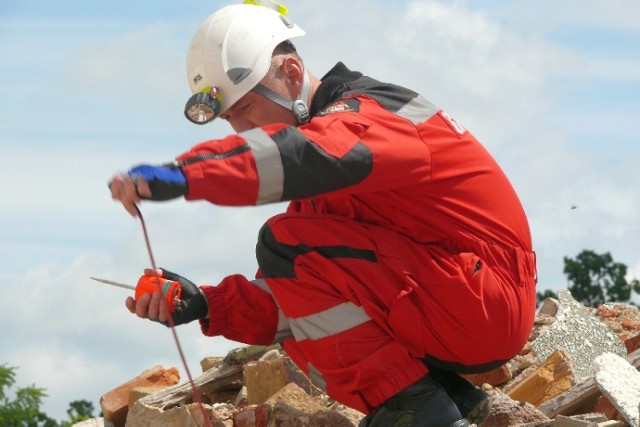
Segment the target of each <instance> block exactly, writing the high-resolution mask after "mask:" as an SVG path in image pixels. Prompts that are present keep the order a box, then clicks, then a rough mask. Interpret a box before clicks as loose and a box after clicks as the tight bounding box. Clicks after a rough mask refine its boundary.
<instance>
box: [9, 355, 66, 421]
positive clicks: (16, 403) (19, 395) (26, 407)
mask: <svg viewBox="0 0 640 427" xmlns="http://www.w3.org/2000/svg"><path fill="white" fill-rule="evenodd" d="M16 369H17V368H16V367H14V366H7V365H5V364H3V365H0V426H3V427H25V426H26V427H36V426H38V425H40V426H43V425H44V426H45V427H55V426H57V423H55V421H53V420H51V419H50V418H49V417H47V416H46V415H45V414H43V413H42V412H40V405H41V404H42V399H43V398H44V397H46V396H47V395H46V393H45V392H44V389H42V388H38V387H36V386H35V385H32V386H28V387H19V388H17V390H16V392H15V397H14V398H13V399H11V398H10V397H9V395H8V389H9V388H11V387H12V386H13V385H14V384H15V377H16V373H15V370H16Z"/></svg>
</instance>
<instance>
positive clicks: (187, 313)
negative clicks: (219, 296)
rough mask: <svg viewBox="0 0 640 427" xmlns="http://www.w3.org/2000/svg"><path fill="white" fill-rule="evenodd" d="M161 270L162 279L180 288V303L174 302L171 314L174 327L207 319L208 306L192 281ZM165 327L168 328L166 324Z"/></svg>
mask: <svg viewBox="0 0 640 427" xmlns="http://www.w3.org/2000/svg"><path fill="white" fill-rule="evenodd" d="M161 270H162V277H163V278H165V279H169V280H173V281H174V282H178V283H180V286H181V287H182V291H181V294H180V301H179V302H176V306H175V311H174V312H173V313H172V314H171V317H172V318H173V323H174V325H176V326H177V325H183V324H185V323H189V322H192V321H194V320H199V319H204V318H205V317H207V314H209V305H208V304H207V299H206V298H205V297H204V295H203V294H202V292H200V289H199V288H198V287H197V286H196V285H195V284H194V283H193V282H192V281H190V280H188V279H185V278H184V277H182V276H180V275H178V274H176V273H172V272H171V271H168V270H165V269H164V268H161ZM165 325H167V326H168V324H166V323H165Z"/></svg>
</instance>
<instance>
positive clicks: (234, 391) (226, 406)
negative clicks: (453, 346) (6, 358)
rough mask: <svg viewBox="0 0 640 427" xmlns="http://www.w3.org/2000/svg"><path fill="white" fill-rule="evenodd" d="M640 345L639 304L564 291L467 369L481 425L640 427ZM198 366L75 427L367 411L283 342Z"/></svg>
mask: <svg viewBox="0 0 640 427" xmlns="http://www.w3.org/2000/svg"><path fill="white" fill-rule="evenodd" d="M639 347H640V311H638V309H637V308H635V307H633V306H629V305H624V304H606V305H602V306H600V307H598V308H597V309H590V308H587V307H584V306H582V305H581V304H579V303H578V302H576V301H575V300H574V299H573V298H572V297H571V295H570V293H569V292H568V291H560V293H559V298H558V300H555V299H551V298H549V299H547V300H545V301H544V303H543V305H542V307H541V308H540V310H539V312H538V314H537V316H536V321H535V325H534V328H533V330H532V333H531V336H530V339H529V341H528V343H527V344H526V345H525V347H524V348H523V349H522V351H521V352H520V353H519V354H518V355H517V356H516V357H514V358H513V359H512V360H510V361H509V362H508V363H506V364H505V365H503V366H501V367H499V368H497V369H495V370H493V371H491V372H487V373H483V374H475V375H466V376H465V377H466V378H467V379H468V380H469V381H471V382H472V383H474V384H476V385H477V386H479V387H483V388H484V389H485V390H487V391H488V393H489V394H490V396H491V402H492V404H491V413H490V415H489V417H488V418H487V420H486V421H485V422H484V423H483V424H482V426H481V427H507V426H520V427H551V426H557V427H573V426H576V427H579V426H585V427H625V426H633V427H636V426H639V425H640V424H639V419H638V418H639V416H638V414H639V409H638V404H639V403H640V372H638V368H639V367H640V349H638V348H639ZM201 365H202V369H203V374H202V375H200V376H199V377H197V378H195V379H194V382H195V385H196V387H197V389H198V391H199V393H198V394H197V395H198V396H199V399H198V398H194V393H193V390H192V388H191V385H190V384H189V382H183V384H179V382H180V378H179V374H178V370H177V369H176V368H171V369H165V368H162V367H161V366H156V367H154V368H152V369H149V370H147V371H145V372H143V373H142V374H140V375H139V376H138V377H136V378H133V379H131V380H130V381H128V382H126V383H124V384H122V385H120V386H119V387H117V388H115V389H113V390H111V391H110V392H108V393H106V394H105V395H104V396H102V398H101V399H100V406H101V409H102V412H103V414H104V417H103V418H95V419H92V420H88V421H84V422H82V423H78V424H76V425H75V426H77V427H90V426H100V427H113V426H115V427H124V426H126V427H147V426H149V427H150V426H167V427H173V426H175V427H178V426H180V427H183V426H205V425H206V424H205V422H204V416H207V417H209V419H210V424H211V426H213V427H275V426H278V427H300V426H309V427H321V426H326V427H354V426H357V425H358V422H359V420H360V419H361V418H362V417H363V414H361V413H359V412H357V411H355V410H353V409H350V408H347V407H345V406H344V405H341V404H339V403H337V402H335V401H333V400H332V399H331V398H329V397H328V396H326V395H325V394H323V393H322V391H321V390H319V389H317V388H316V387H315V386H314V385H313V384H312V383H311V382H310V381H309V379H308V378H307V377H306V376H305V375H304V374H303V373H302V372H301V371H300V370H298V369H297V368H296V366H295V365H294V364H293V363H292V362H291V360H290V359H289V358H288V357H287V356H286V355H285V354H284V353H283V352H282V351H281V349H280V348H279V347H272V348H265V347H243V348H240V349H237V350H234V351H232V352H230V353H229V354H228V355H227V356H226V357H224V358H221V357H212V358H206V359H204V360H203V361H202V362H201ZM197 400H200V402H198V401H197Z"/></svg>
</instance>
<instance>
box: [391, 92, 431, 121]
mask: <svg viewBox="0 0 640 427" xmlns="http://www.w3.org/2000/svg"><path fill="white" fill-rule="evenodd" d="M437 112H438V108H437V107H436V106H435V105H433V104H432V103H430V102H429V101H427V99H426V98H424V97H422V96H421V95H418V96H416V97H415V98H413V99H412V100H411V101H409V102H407V103H406V104H405V105H404V106H403V107H402V108H400V109H399V110H398V111H397V112H396V114H397V115H399V116H400V117H402V118H405V119H407V120H409V121H410V122H411V123H413V124H414V125H417V124H418V123H422V122H424V121H427V120H429V119H430V118H431V117H433V116H434V115H435V114H436V113H437Z"/></svg>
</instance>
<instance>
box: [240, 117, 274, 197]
mask: <svg viewBox="0 0 640 427" xmlns="http://www.w3.org/2000/svg"><path fill="white" fill-rule="evenodd" d="M241 136H242V137H243V138H244V139H245V141H247V144H249V146H250V147H251V151H252V152H253V157H254V158H255V160H256V167H257V168H258V180H259V184H258V199H257V200H256V205H263V204H265V203H274V202H279V201H281V200H282V191H283V186H284V167H283V165H282V159H281V157H280V150H278V146H277V144H276V143H275V141H274V140H273V139H271V137H270V136H269V135H268V134H267V133H266V132H265V131H263V130H262V129H260V128H255V129H251V130H248V131H246V132H243V133H242V134H241Z"/></svg>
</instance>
